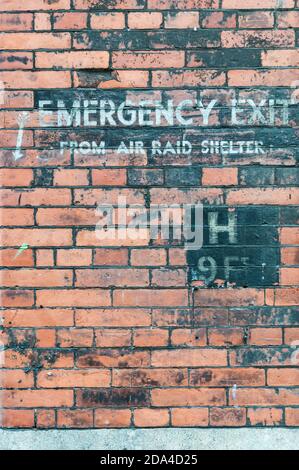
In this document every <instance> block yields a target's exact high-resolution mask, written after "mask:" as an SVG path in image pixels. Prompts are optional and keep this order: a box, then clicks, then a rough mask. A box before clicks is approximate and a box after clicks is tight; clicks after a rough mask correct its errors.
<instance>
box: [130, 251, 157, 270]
mask: <svg viewBox="0 0 299 470" xmlns="http://www.w3.org/2000/svg"><path fill="white" fill-rule="evenodd" d="M131 264H132V265H133V266H163V265H164V264H166V250H165V249H164V248H158V249H145V250H144V249H140V250H132V251H131Z"/></svg>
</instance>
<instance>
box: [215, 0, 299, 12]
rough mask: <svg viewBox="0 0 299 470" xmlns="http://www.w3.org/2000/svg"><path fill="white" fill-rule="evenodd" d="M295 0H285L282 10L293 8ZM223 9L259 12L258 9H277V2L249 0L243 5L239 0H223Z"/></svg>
mask: <svg viewBox="0 0 299 470" xmlns="http://www.w3.org/2000/svg"><path fill="white" fill-rule="evenodd" d="M294 6H295V5H294V0H285V1H284V2H283V4H282V5H280V6H279V8H280V9H283V8H293V7H294ZM222 8H229V9H230V8H233V9H234V8H236V9H240V10H258V9H261V10H262V9H264V8H265V9H267V8H269V9H273V10H276V8H277V1H276V0H247V2H246V3H244V4H242V3H240V2H239V1H238V0H223V2H222Z"/></svg>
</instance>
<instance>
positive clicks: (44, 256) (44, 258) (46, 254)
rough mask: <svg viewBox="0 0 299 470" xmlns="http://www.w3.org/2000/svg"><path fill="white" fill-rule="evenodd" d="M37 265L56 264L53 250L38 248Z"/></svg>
mask: <svg viewBox="0 0 299 470" xmlns="http://www.w3.org/2000/svg"><path fill="white" fill-rule="evenodd" d="M36 266H54V253H53V250H36Z"/></svg>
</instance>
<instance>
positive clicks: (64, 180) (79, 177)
mask: <svg viewBox="0 0 299 470" xmlns="http://www.w3.org/2000/svg"><path fill="white" fill-rule="evenodd" d="M87 184H88V173H87V171H86V170H67V169H65V168H60V169H59V170H54V186H86V185H87Z"/></svg>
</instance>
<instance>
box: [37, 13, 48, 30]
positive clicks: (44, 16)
mask: <svg viewBox="0 0 299 470" xmlns="http://www.w3.org/2000/svg"><path fill="white" fill-rule="evenodd" d="M34 29H35V30H36V31H47V30H48V31H50V30H51V29H52V26H51V15H50V14H49V13H35V15H34Z"/></svg>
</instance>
